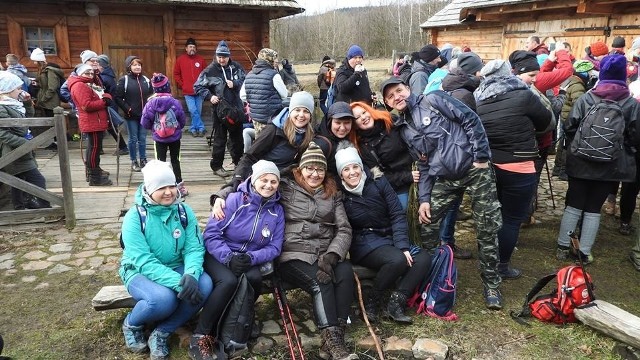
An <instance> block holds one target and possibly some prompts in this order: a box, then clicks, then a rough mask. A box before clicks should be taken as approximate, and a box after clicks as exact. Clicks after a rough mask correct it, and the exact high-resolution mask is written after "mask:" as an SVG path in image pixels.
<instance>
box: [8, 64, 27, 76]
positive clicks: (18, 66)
mask: <svg viewBox="0 0 640 360" xmlns="http://www.w3.org/2000/svg"><path fill="white" fill-rule="evenodd" d="M7 70H17V71H20V72H22V73H25V74H26V73H27V72H29V70H27V67H26V66H24V65H22V64H15V65H9V66H8V67H7Z"/></svg>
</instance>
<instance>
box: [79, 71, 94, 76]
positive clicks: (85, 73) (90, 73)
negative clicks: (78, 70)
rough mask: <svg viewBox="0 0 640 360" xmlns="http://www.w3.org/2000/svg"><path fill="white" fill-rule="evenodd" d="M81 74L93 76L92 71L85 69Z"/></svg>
mask: <svg viewBox="0 0 640 360" xmlns="http://www.w3.org/2000/svg"><path fill="white" fill-rule="evenodd" d="M82 75H87V76H93V71H85V72H83V73H82Z"/></svg>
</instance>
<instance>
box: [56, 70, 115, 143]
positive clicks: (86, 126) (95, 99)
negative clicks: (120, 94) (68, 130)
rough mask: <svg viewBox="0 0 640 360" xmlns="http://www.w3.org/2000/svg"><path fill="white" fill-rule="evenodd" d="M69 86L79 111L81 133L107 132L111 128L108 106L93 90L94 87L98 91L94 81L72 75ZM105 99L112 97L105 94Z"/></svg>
mask: <svg viewBox="0 0 640 360" xmlns="http://www.w3.org/2000/svg"><path fill="white" fill-rule="evenodd" d="M67 84H68V86H69V90H70V91H71V99H72V100H73V102H74V104H75V106H76V110H77V111H78V126H79V127H80V132H83V133H89V132H99V131H105V130H107V127H108V126H109V115H108V114H107V104H106V103H105V101H104V100H103V99H102V98H101V97H100V95H98V93H96V91H94V90H93V88H94V87H95V88H96V89H98V88H97V86H96V85H95V84H94V83H93V80H92V79H88V78H85V77H82V76H73V75H72V76H70V77H69V79H68V80H67ZM99 90H100V91H101V90H102V88H99ZM104 97H109V98H110V97H111V95H109V94H104Z"/></svg>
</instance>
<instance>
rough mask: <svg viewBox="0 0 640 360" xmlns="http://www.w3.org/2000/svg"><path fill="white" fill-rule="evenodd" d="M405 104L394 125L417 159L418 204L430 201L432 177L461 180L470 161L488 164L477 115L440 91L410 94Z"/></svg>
mask: <svg viewBox="0 0 640 360" xmlns="http://www.w3.org/2000/svg"><path fill="white" fill-rule="evenodd" d="M406 101H407V109H405V111H404V112H403V113H402V114H401V116H400V117H398V119H397V120H396V123H395V125H396V126H398V127H399V128H400V133H401V134H402V138H403V139H404V141H405V142H406V143H407V146H408V148H409V151H410V153H411V155H412V156H413V158H414V159H415V160H420V161H418V170H420V182H419V186H418V189H419V191H418V196H419V199H420V202H421V203H423V202H430V201H431V190H432V189H433V184H434V182H435V179H436V177H441V178H443V179H447V180H457V179H461V178H462V177H464V176H465V175H466V174H467V172H468V170H469V169H471V167H472V166H473V163H474V162H480V163H484V162H487V161H489V159H490V158H491V150H490V149H489V141H488V139H487V135H486V133H485V131H484V127H483V126H482V121H481V120H480V118H479V117H478V115H476V113H474V112H473V111H472V110H471V109H469V107H467V106H466V105H464V104H462V103H461V102H460V101H458V100H456V99H455V98H453V97H451V95H448V94H447V93H445V92H444V91H441V90H438V91H433V92H431V93H429V94H427V95H415V94H411V95H410V96H409V97H408V98H407V100H406Z"/></svg>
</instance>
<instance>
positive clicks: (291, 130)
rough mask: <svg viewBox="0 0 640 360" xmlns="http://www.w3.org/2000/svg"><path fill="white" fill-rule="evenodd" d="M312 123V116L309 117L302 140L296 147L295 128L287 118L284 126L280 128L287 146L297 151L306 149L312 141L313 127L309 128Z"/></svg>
mask: <svg viewBox="0 0 640 360" xmlns="http://www.w3.org/2000/svg"><path fill="white" fill-rule="evenodd" d="M312 121H313V114H312V115H311V119H310V120H309V122H308V123H307V126H306V127H305V128H306V130H305V133H304V138H303V139H302V143H301V144H300V145H299V146H298V145H296V126H295V125H294V124H293V121H292V120H291V118H287V121H285V122H284V126H283V127H282V131H283V132H284V136H286V137H287V140H288V141H289V144H290V145H291V146H293V147H295V148H298V149H306V148H307V146H309V143H310V142H311V139H313V126H311V122H312Z"/></svg>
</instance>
